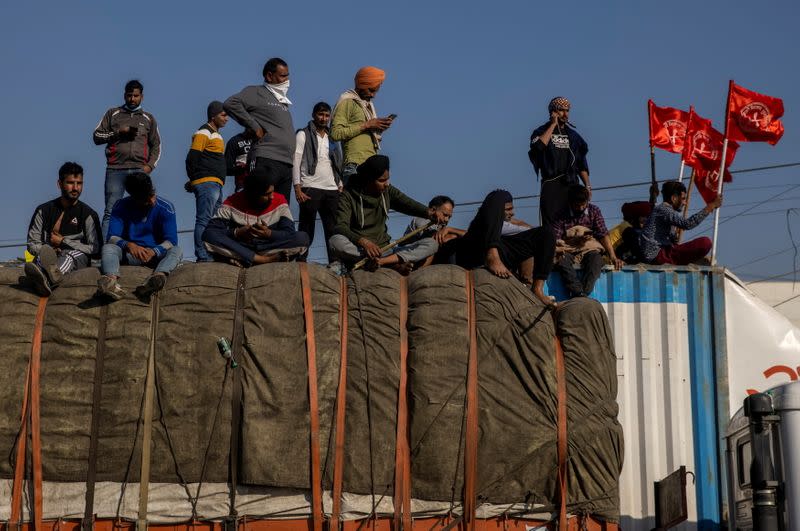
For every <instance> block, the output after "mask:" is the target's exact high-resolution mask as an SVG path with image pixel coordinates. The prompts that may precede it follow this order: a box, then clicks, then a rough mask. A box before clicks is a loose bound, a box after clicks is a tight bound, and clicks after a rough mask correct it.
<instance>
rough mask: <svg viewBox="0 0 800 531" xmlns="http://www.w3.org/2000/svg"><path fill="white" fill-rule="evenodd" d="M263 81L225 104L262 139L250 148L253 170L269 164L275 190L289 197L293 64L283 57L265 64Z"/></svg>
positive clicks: (241, 122)
mask: <svg viewBox="0 0 800 531" xmlns="http://www.w3.org/2000/svg"><path fill="white" fill-rule="evenodd" d="M262 74H263V76H264V84H263V85H251V86H249V87H245V88H244V89H242V91H241V92H239V93H238V94H234V95H233V96H231V97H230V98H228V99H227V100H225V103H224V104H223V108H224V109H225V112H227V113H228V114H229V115H230V116H232V117H233V119H234V120H236V121H237V122H238V123H239V125H241V126H242V127H245V128H248V129H250V130H251V131H253V133H254V134H255V136H256V138H257V139H258V140H257V141H256V142H255V143H254V144H253V145H252V146H251V148H250V152H249V157H250V171H252V170H254V169H255V168H262V167H263V168H266V170H267V173H269V175H270V177H271V179H272V180H273V181H274V182H275V191H276V192H278V193H280V194H281V195H282V196H283V197H285V198H286V199H287V200H288V199H289V197H290V194H291V192H292V158H293V156H294V143H295V139H294V134H295V131H294V125H293V123H292V115H291V113H289V105H291V104H292V102H291V101H290V100H289V98H287V97H286V95H287V93H288V91H289V66H288V65H287V64H286V61H284V60H283V59H281V58H279V57H273V58H272V59H270V60H269V61H267V62H266V64H265V65H264V69H263V70H262Z"/></svg>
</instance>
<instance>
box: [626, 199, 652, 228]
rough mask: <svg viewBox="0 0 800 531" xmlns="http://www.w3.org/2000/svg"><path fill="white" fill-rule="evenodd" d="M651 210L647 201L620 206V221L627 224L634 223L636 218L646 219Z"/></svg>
mask: <svg viewBox="0 0 800 531" xmlns="http://www.w3.org/2000/svg"><path fill="white" fill-rule="evenodd" d="M652 210H653V207H652V205H650V202H649V201H634V202H632V203H625V204H624V205H622V219H624V220H625V221H627V222H628V223H631V222H635V221H637V220H638V218H646V217H647V216H649V215H650V212H651V211H652Z"/></svg>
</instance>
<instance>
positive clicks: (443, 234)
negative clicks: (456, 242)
mask: <svg viewBox="0 0 800 531" xmlns="http://www.w3.org/2000/svg"><path fill="white" fill-rule="evenodd" d="M448 236H450V227H444V228H442V229H439V230H437V231H436V234H434V235H433V239H434V240H436V243H438V244H439V245H441V244H443V243H444V242H446V241H447V240H449V239H450V238H448Z"/></svg>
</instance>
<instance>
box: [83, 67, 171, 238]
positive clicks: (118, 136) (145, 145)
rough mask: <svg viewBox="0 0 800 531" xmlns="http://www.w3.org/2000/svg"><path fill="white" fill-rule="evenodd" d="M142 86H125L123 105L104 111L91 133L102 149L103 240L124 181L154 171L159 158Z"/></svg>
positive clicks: (158, 142) (155, 128) (158, 138)
mask: <svg viewBox="0 0 800 531" xmlns="http://www.w3.org/2000/svg"><path fill="white" fill-rule="evenodd" d="M143 93H144V86H143V85H142V83H141V82H140V81H139V80H137V79H132V80H130V81H128V82H127V83H126V84H125V93H124V98H125V103H124V104H123V105H121V106H119V107H112V108H110V109H108V110H107V111H106V113H105V114H104V115H103V118H102V119H101V120H100V123H99V124H97V127H95V129H94V135H93V139H94V143H95V144H96V145H98V146H99V145H102V144H105V145H106V181H105V199H106V205H105V210H104V212H103V238H106V237H107V235H108V223H109V220H110V219H111V210H112V209H113V208H114V204H116V202H117V201H119V200H120V199H122V196H123V195H125V178H126V177H127V176H128V175H129V174H131V173H136V172H140V171H143V172H145V173H147V174H149V173H151V172H152V171H153V169H155V167H156V164H158V160H159V159H160V158H161V136H160V135H159V133H158V124H156V119H155V117H154V116H153V115H152V114H150V113H149V112H146V111H144V110H143V109H142V100H143V99H144V95H143Z"/></svg>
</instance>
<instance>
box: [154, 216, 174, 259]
mask: <svg viewBox="0 0 800 531" xmlns="http://www.w3.org/2000/svg"><path fill="white" fill-rule="evenodd" d="M161 230H162V233H163V234H164V241H163V242H161V243H160V244H158V245H156V246H155V247H153V251H154V252H155V253H156V256H163V255H164V253H166V252H167V251H168V250H169V249H171V248H172V247H175V246H176V245H178V221H177V219H176V217H175V210H173V209H170V210H167V209H166V208H165V209H164V210H163V211H162V216H161Z"/></svg>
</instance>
